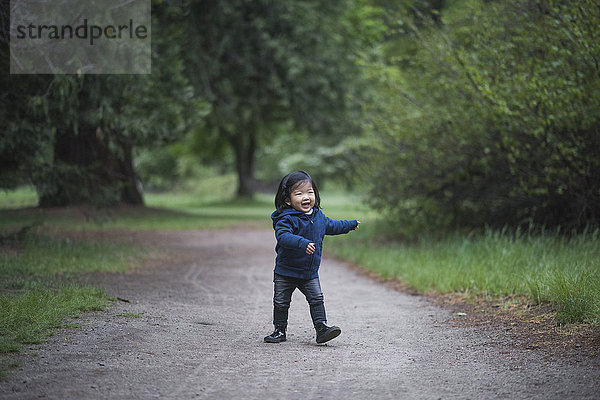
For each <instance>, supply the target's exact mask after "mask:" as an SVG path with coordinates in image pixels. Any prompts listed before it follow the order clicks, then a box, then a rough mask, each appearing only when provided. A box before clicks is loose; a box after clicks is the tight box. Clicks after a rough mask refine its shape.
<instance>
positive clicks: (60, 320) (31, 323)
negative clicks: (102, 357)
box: [0, 285, 107, 353]
mask: <svg viewBox="0 0 600 400" xmlns="http://www.w3.org/2000/svg"><path fill="white" fill-rule="evenodd" d="M106 305H107V299H106V296H105V294H104V291H102V290H100V289H97V288H93V287H89V286H79V285H67V286H64V287H61V288H58V289H37V290H32V291H29V292H27V293H25V294H22V295H17V296H15V295H2V296H0V337H1V340H0V353H7V352H14V351H18V350H19V349H20V348H21V346H22V344H29V343H40V342H43V341H44V340H46V339H47V338H48V337H50V335H51V334H52V331H53V330H54V329H55V328H59V327H62V326H64V320H65V318H67V317H77V316H79V315H80V313H82V312H89V311H96V310H103V309H104V308H105V307H106Z"/></svg>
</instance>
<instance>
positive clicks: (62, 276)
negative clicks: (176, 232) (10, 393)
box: [0, 232, 141, 378]
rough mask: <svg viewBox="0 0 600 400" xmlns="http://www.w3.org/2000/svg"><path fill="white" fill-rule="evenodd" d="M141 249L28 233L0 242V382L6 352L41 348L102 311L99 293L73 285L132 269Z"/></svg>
mask: <svg viewBox="0 0 600 400" xmlns="http://www.w3.org/2000/svg"><path fill="white" fill-rule="evenodd" d="M140 253H141V251H140V249H138V248H135V247H132V246H130V245H126V244H123V243H104V242H88V241H80V240H70V239H55V238H50V237H48V236H45V235H43V234H37V233H33V232H29V233H26V234H4V235H3V237H2V241H1V242H0V361H1V362H2V365H3V367H0V378H1V377H2V376H4V375H6V374H7V373H8V372H9V371H10V367H9V366H10V365H11V363H10V362H8V360H7V357H8V356H7V353H12V352H17V351H20V350H21V348H22V346H23V344H28V343H40V342H43V341H45V340H47V339H48V337H50V336H51V335H52V333H53V332H54V330H55V329H56V328H59V327H70V328H76V327H78V326H80V324H75V323H70V324H69V323H65V320H66V319H67V318H69V317H77V316H79V315H80V314H81V313H83V312H89V311H94V310H102V309H104V308H105V307H106V305H107V303H108V298H107V296H106V294H105V293H104V291H103V290H101V289H97V288H94V287H92V286H89V285H84V284H81V283H76V282H77V281H80V280H81V279H80V277H81V274H83V273H87V272H91V271H107V272H122V271H127V270H128V269H130V268H132V266H133V265H135V264H134V262H133V258H134V257H139V256H140Z"/></svg>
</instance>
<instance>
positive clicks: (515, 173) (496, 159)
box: [370, 0, 600, 229]
mask: <svg viewBox="0 0 600 400" xmlns="http://www.w3.org/2000/svg"><path fill="white" fill-rule="evenodd" d="M410 10H411V13H405V14H403V17H402V29H401V33H402V34H401V35H400V36H401V38H400V39H398V40H397V41H395V43H396V44H397V43H402V44H403V47H401V51H398V48H397V47H390V46H389V43H386V45H388V47H387V48H385V49H384V51H382V53H383V54H384V56H385V57H382V59H383V60H384V61H387V62H388V63H387V64H385V63H383V62H382V64H380V65H374V66H372V67H371V68H372V70H373V71H375V72H373V71H372V72H371V73H372V75H374V77H376V78H378V79H379V82H378V83H379V85H380V87H381V88H382V91H383V93H384V95H382V96H386V98H387V99H388V100H389V102H388V103H383V102H380V103H379V104H377V105H376V106H378V109H377V111H378V113H377V114H375V116H374V117H373V118H372V119H371V121H370V128H371V129H372V130H373V131H374V132H376V133H375V136H376V139H377V146H376V148H374V149H371V152H372V153H373V154H374V155H375V156H376V160H375V162H374V165H375V167H374V171H372V172H373V173H374V174H375V176H376V178H375V180H376V184H375V185H374V189H373V192H372V199H373V203H374V204H375V205H376V206H378V207H380V208H383V209H386V210H388V211H390V212H391V213H392V214H393V215H395V216H396V217H397V218H396V220H397V221H399V222H401V223H405V224H411V225H413V226H414V224H415V223H417V224H418V225H420V226H421V227H426V228H429V229H435V228H447V227H452V226H481V225H491V226H504V225H511V226H523V225H525V226H530V225H531V224H534V225H538V226H540V225H541V226H546V227H555V226H563V227H566V228H578V227H583V226H586V225H588V224H598V223H599V222H600V158H598V156H597V154H598V152H599V151H600V136H599V134H600V114H598V110H599V109H600V65H599V59H598V55H599V54H600V42H599V41H598V40H597V38H598V37H600V9H599V8H598V6H597V4H595V2H594V1H581V2H564V1H549V0H539V1H534V0H519V1H515V2H487V1H461V2H454V3H452V6H451V7H450V6H448V7H446V8H444V9H443V10H442V12H441V14H440V18H439V19H437V20H435V21H434V20H432V19H431V18H429V17H428V16H426V15H424V14H423V13H420V12H418V10H415V9H414V8H410ZM417 22H418V23H417ZM386 57H387V58H386ZM390 65H391V66H390Z"/></svg>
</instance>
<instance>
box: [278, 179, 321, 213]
mask: <svg viewBox="0 0 600 400" xmlns="http://www.w3.org/2000/svg"><path fill="white" fill-rule="evenodd" d="M285 202H286V204H287V205H288V206H292V208H294V209H295V210H298V211H302V212H304V213H306V212H309V211H310V210H312V208H313V207H314V206H315V191H314V190H313V187H312V184H311V183H310V182H309V181H305V182H298V183H297V184H296V185H295V186H294V187H293V188H292V191H291V192H290V197H288V199H287V200H286V201H285Z"/></svg>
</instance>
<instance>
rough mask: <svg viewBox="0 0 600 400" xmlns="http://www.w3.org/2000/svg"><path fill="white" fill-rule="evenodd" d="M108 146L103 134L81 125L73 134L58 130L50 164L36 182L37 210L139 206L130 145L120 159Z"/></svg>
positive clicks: (139, 198) (121, 144)
mask: <svg viewBox="0 0 600 400" xmlns="http://www.w3.org/2000/svg"><path fill="white" fill-rule="evenodd" d="M109 144H110V143H109V139H108V137H107V135H105V134H103V133H102V132H101V131H99V130H97V128H96V127H91V126H81V127H80V129H79V132H77V133H75V132H73V131H70V130H69V131H58V132H57V133H56V137H55V142H54V162H53V165H52V166H51V168H50V170H49V171H48V172H47V173H46V174H44V177H43V178H42V179H40V181H38V182H36V187H37V189H38V193H39V194H40V207H64V206H70V205H82V204H88V205H102V206H108V205H116V204H130V205H142V204H143V199H142V196H141V194H140V192H139V190H138V188H137V179H136V175H135V171H134V170H133V164H132V156H131V153H132V148H131V146H124V147H123V148H122V150H123V152H122V154H123V156H122V158H120V157H118V156H117V155H115V154H114V153H113V152H111V150H110V147H109ZM119 145H120V146H123V143H119Z"/></svg>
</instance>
